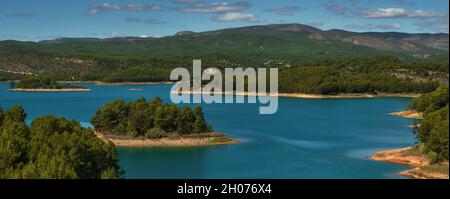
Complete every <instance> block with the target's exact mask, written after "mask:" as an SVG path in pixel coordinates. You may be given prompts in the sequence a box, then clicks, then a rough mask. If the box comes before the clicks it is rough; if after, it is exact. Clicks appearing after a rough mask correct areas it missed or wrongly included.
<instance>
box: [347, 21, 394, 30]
mask: <svg viewBox="0 0 450 199" xmlns="http://www.w3.org/2000/svg"><path fill="white" fill-rule="evenodd" d="M345 27H346V28H347V29H350V30H399V29H400V28H401V27H402V26H401V25H400V24H398V23H394V24H367V25H360V24H349V25H347V26H345Z"/></svg>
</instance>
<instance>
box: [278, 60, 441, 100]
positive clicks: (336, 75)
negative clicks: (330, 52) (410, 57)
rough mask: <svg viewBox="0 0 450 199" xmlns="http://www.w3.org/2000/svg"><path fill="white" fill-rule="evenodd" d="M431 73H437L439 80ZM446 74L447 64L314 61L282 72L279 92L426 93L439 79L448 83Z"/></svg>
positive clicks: (435, 86) (390, 61)
mask: <svg viewBox="0 0 450 199" xmlns="http://www.w3.org/2000/svg"><path fill="white" fill-rule="evenodd" d="M398 71H401V72H398ZM428 71H435V72H436V75H435V77H431V75H428ZM437 74H440V75H437ZM446 74H448V63H445V62H433V63H402V62H400V61H399V60H398V59H395V58H390V57H359V58H346V59H342V60H322V61H310V62H307V63H304V64H302V66H301V67H291V68H286V69H283V70H281V71H280V74H279V90H280V92H288V93H295V92H300V93H316V94H338V93H377V92H386V93H426V92H431V91H433V90H435V89H436V88H437V87H439V85H440V84H439V83H438V80H439V79H445V81H448V80H447V79H448V77H446ZM397 76H398V77H397ZM415 78H416V79H418V80H416V79H415ZM446 78H447V79H446ZM445 81H444V82H445Z"/></svg>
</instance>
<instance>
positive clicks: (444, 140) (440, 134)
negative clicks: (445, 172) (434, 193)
mask: <svg viewBox="0 0 450 199" xmlns="http://www.w3.org/2000/svg"><path fill="white" fill-rule="evenodd" d="M448 89H449V88H448V86H442V87H439V88H438V89H437V90H436V91H434V92H431V93H428V94H425V95H422V96H421V97H418V98H416V99H414V101H413V102H412V103H411V105H410V106H411V108H412V109H415V110H417V111H419V112H423V113H424V119H423V120H422V122H421V124H420V126H419V128H418V129H417V130H415V134H416V137H417V139H418V141H419V142H420V144H421V146H422V147H421V149H422V151H423V152H424V153H425V154H426V155H427V157H428V159H430V161H431V162H433V163H435V162H440V161H444V160H447V161H448V151H449V148H448V145H449V138H448V137H449V112H448V111H449V110H448V109H449V90H448Z"/></svg>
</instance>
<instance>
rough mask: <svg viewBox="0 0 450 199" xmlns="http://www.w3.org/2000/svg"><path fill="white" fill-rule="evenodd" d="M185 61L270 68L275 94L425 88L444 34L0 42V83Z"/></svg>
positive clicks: (277, 30)
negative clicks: (274, 70)
mask: <svg viewBox="0 0 450 199" xmlns="http://www.w3.org/2000/svg"><path fill="white" fill-rule="evenodd" d="M388 56H389V57H388ZM193 59H201V60H202V64H203V67H204V68H206V67H218V68H225V67H244V68H245V67H278V68H279V69H280V91H281V92H305V93H322V94H333V93H341V92H351V93H359V92H430V91H433V90H434V89H436V88H437V87H438V86H439V84H446V83H447V82H448V69H447V67H448V35H447V34H406V33H354V32H348V31H342V30H327V31H324V30H320V29H317V28H313V27H310V26H306V25H301V24H277V25H266V26H251V27H243V28H232V29H224V30H216V31H209V32H201V33H194V32H183V33H182V34H181V33H180V34H176V35H174V36H168V37H162V38H137V37H123V38H109V39H96V38H60V39H56V40H50V41H42V42H37V43H36V42H18V41H0V80H11V79H20V78H23V77H24V76H28V75H40V76H45V77H49V78H52V79H54V80H82V81H83V80H84V81H86V80H100V81H105V82H125V81H132V82H143V81H168V80H169V74H170V71H171V70H172V69H173V68H176V67H187V68H188V69H190V68H191V66H192V60H193Z"/></svg>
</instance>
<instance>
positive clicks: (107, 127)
mask: <svg viewBox="0 0 450 199" xmlns="http://www.w3.org/2000/svg"><path fill="white" fill-rule="evenodd" d="M91 123H92V125H93V126H94V129H95V130H96V131H98V132H100V133H104V134H109V135H121V136H130V137H139V136H143V137H147V138H150V139H156V138H162V137H166V136H168V135H188V134H202V133H210V132H212V131H213V129H212V127H211V125H209V124H208V123H206V121H205V118H204V115H203V111H202V108H201V107H200V106H197V107H195V108H194V109H191V108H190V107H189V106H184V107H183V108H182V109H181V108H179V107H177V106H176V105H174V104H163V103H162V101H161V99H160V98H159V97H156V98H154V99H152V100H150V101H147V100H146V99H145V98H141V99H138V100H136V101H132V102H128V103H126V102H125V101H123V100H116V101H114V102H112V103H107V104H105V105H104V106H103V107H102V108H101V109H99V110H97V111H96V113H95V116H94V117H93V118H92V119H91Z"/></svg>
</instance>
